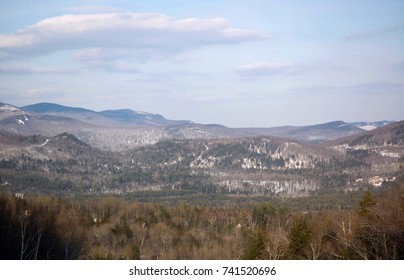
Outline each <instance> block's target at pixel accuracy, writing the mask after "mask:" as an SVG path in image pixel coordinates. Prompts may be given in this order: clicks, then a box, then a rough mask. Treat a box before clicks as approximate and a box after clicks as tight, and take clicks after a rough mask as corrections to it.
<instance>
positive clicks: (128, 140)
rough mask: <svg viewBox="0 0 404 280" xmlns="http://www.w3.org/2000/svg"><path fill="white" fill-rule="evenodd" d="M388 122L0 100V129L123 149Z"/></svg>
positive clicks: (315, 137)
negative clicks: (167, 113)
mask: <svg viewBox="0 0 404 280" xmlns="http://www.w3.org/2000/svg"><path fill="white" fill-rule="evenodd" d="M390 123H393V122H392V121H380V122H374V123H367V122H358V123H346V122H343V121H334V122H329V123H324V124H316V125H309V126H283V127H272V128H229V127H225V126H223V125H218V124H198V123H194V122H192V121H184V120H180V121H176V120H168V119H166V118H164V117H163V116H162V115H160V114H152V113H147V112H141V111H133V110H130V109H118V110H105V111H100V112H97V111H93V110H89V109H85V108H76V107H68V106H63V105H58V104H53V103H38V104H33V105H27V106H23V107H17V106H13V105H10V104H5V103H1V102H0V132H7V133H13V134H19V135H34V134H40V135H43V136H48V137H52V136H55V135H58V134H60V133H64V132H68V133H71V134H72V135H74V136H76V137H77V138H78V139H80V140H82V141H84V142H86V143H88V144H90V145H92V146H94V147H97V148H100V149H104V150H112V151H123V150H127V149H131V148H135V147H139V146H144V145H150V144H155V143H157V142H158V141H161V140H166V139H173V138H176V139H222V138H237V137H255V136H273V137H280V138H290V139H295V140H302V141H306V142H310V143H321V142H324V141H328V140H333V139H337V138H340V137H344V136H349V135H354V134H357V133H360V132H363V131H365V130H368V129H371V128H377V127H380V126H383V125H387V124H390Z"/></svg>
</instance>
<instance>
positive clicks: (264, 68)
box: [237, 61, 297, 78]
mask: <svg viewBox="0 0 404 280" xmlns="http://www.w3.org/2000/svg"><path fill="white" fill-rule="evenodd" d="M296 71H297V68H296V66H295V65H294V64H291V63H270V62H266V61H257V62H254V63H249V64H244V65H241V66H239V67H238V68H237V72H238V73H239V74H240V75H241V76H242V77H243V78H254V77H261V76H272V75H276V74H284V73H287V74H290V73H296Z"/></svg>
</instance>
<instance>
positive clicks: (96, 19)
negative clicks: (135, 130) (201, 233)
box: [0, 0, 404, 127]
mask: <svg viewBox="0 0 404 280" xmlns="http://www.w3.org/2000/svg"><path fill="white" fill-rule="evenodd" d="M0 101H2V102H6V103H10V104H14V105H17V106H22V105H28V104H33V103H38V102H55V103H59V104H63V105H68V106H76V107H85V108H90V109H94V110H104V109H116V108H130V109H133V110H139V111H148V112H152V113H160V114H163V115H164V116H165V117H166V118H169V119H188V120H192V121H195V122H200V123H220V124H224V125H227V126H230V127H248V126H255V127H259V126H260V127H269V126H280V125H304V124H314V123H322V122H327V121H333V120H345V121H359V120H367V121H374V120H382V119H383V120H384V119H389V120H402V119H404V110H403V109H402V108H404V106H403V105H404V1H402V0H401V1H394V0H383V1H379V0H375V1H369V0H367V1H361V0H355V1H352V0H351V1H345V0H340V1H314V0H307V1H297V0H296V1H292V0H291V1H288V0H286V1H271V0H267V1H264V0H252V1H238V0H233V1H226V0H221V1H220V0H218V1H210V0H205V1H185V0H182V1H180V0H177V1H157V0H149V1H125V0H120V1H22V0H14V1H3V0H0Z"/></svg>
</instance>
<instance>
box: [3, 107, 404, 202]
mask: <svg viewBox="0 0 404 280" xmlns="http://www.w3.org/2000/svg"><path fill="white" fill-rule="evenodd" d="M73 116H74V117H73ZM147 116H149V117H150V118H149V119H146V118H145V117H147ZM87 117H88V118H89V119H86V118H87ZM96 120H103V121H104V122H102V123H96ZM152 120H153V121H152ZM385 124H386V122H380V123H378V124H374V125H375V126H376V125H381V126H380V127H378V128H376V129H373V130H364V129H360V128H358V127H356V126H355V125H352V124H347V123H345V122H342V121H337V122H331V123H326V124H319V125H313V126H305V127H278V128H228V127H225V126H221V125H203V124H196V123H192V122H189V121H180V122H176V121H170V120H166V119H165V118H164V117H162V116H160V115H154V114H149V113H139V112H135V111H130V110H114V111H103V112H94V111H91V110H87V109H80V108H71V107H64V106H60V105H55V104H45V105H44V104H39V105H38V104H37V105H32V106H31V105H30V106H25V107H21V108H17V107H15V106H12V105H8V104H4V103H2V104H0V188H2V189H9V190H11V191H13V192H22V193H52V194H64V195H94V194H122V195H123V194H126V195H128V194H130V195H134V196H135V197H136V198H137V199H140V198H142V199H147V201H150V199H152V200H153V199H154V200H156V199H157V200H158V199H164V200H165V199H168V198H170V199H171V198H176V199H184V198H185V197H186V199H192V198H193V197H197V196H198V195H201V194H202V195H218V194H220V195H225V196H230V197H243V196H263V195H264V196H265V195H269V196H292V197H295V196H306V195H312V194H324V193H336V192H337V193H338V192H342V193H345V192H350V191H356V190H361V189H364V188H380V187H384V186H389V185H390V184H394V182H395V181H397V180H399V178H401V179H402V178H403V177H404V176H403V165H402V164H403V162H404V121H400V122H395V123H391V124H386V125H385ZM358 125H363V124H362V123H360V124H358ZM270 133H273V134H277V135H276V137H275V136H269V135H268V134H270ZM279 135H282V136H286V138H285V137H279ZM314 136H316V137H315V138H313V137H314ZM320 136H321V137H322V138H321V137H320ZM292 138H295V139H292ZM302 138H303V139H302ZM305 139H307V140H308V141H307V140H306V141H304V140H305ZM320 139H321V141H320ZM326 139H332V140H328V141H325V140H326ZM401 179H400V180H401Z"/></svg>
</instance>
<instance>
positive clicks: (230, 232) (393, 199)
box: [0, 180, 404, 259]
mask: <svg viewBox="0 0 404 280" xmlns="http://www.w3.org/2000/svg"><path fill="white" fill-rule="evenodd" d="M0 235H1V236H2V238H1V241H0V258H1V259H404V183H403V181H402V180H400V181H399V183H397V184H396V185H395V186H394V187H391V188H390V189H387V190H384V191H381V192H377V193H376V194H374V193H372V192H370V191H364V192H362V194H361V196H360V198H359V200H358V201H357V203H356V204H355V205H354V207H353V208H352V210H324V211H296V210H293V209H291V208H290V207H289V205H288V204H287V203H278V204H274V203H255V204H251V205H250V206H249V207H247V206H246V207H236V206H234V207H220V208H219V207H205V206H201V205H190V204H177V205H175V206H170V205H164V204H157V203H138V202H133V201H130V200H127V199H124V198H118V197H112V196H109V197H102V198H86V199H84V198H83V199H72V198H67V197H53V196H44V195H41V196H30V197H25V198H24V197H22V196H20V195H15V194H11V193H6V192H3V193H1V194H0Z"/></svg>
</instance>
